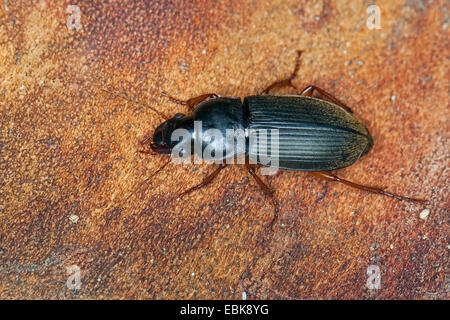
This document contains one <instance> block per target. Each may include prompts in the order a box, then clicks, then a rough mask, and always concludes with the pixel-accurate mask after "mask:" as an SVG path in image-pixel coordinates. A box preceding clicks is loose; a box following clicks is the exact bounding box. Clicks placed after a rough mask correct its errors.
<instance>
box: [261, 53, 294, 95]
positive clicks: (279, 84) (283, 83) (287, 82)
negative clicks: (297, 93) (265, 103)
mask: <svg viewBox="0 0 450 320" xmlns="http://www.w3.org/2000/svg"><path fill="white" fill-rule="evenodd" d="M302 52H303V51H300V50H298V51H297V62H296V63H295V68H294V72H292V74H291V76H290V77H289V78H287V79H283V80H278V81H275V82H274V83H272V84H271V85H270V86H268V87H267V88H266V89H264V90H263V91H262V92H261V94H268V93H269V91H270V90H272V89H275V88H283V87H292V88H294V89H297V88H296V87H295V86H294V85H293V84H292V80H293V79H294V78H295V77H296V76H297V72H298V70H299V69H300V56H301V55H302Z"/></svg>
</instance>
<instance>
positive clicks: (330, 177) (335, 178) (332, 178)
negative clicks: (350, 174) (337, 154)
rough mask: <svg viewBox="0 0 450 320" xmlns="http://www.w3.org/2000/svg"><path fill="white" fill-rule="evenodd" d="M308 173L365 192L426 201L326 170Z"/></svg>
mask: <svg viewBox="0 0 450 320" xmlns="http://www.w3.org/2000/svg"><path fill="white" fill-rule="evenodd" d="M310 173H311V174H312V175H314V176H316V177H319V178H321V179H324V180H328V181H336V182H340V183H343V184H346V185H348V186H350V187H353V188H357V189H360V190H364V191H367V192H372V193H378V194H382V195H384V196H388V197H391V198H396V199H398V200H406V201H415V202H426V200H422V199H415V198H408V197H404V196H400V195H397V194H393V193H390V192H387V191H385V190H383V189H379V188H374V187H369V186H364V185H361V184H357V183H354V182H351V181H348V180H345V179H342V178H339V177H338V176H336V175H334V174H332V173H330V172H327V171H313V172H310Z"/></svg>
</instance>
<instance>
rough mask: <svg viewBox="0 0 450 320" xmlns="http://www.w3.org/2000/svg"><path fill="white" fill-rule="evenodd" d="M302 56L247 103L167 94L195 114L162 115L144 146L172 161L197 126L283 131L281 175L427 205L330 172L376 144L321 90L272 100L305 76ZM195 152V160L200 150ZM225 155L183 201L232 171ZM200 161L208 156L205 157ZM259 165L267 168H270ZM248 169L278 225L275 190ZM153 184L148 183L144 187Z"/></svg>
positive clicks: (248, 151) (251, 166)
mask: <svg viewBox="0 0 450 320" xmlns="http://www.w3.org/2000/svg"><path fill="white" fill-rule="evenodd" d="M301 53H302V52H301V51H298V58H297V63H296V65H295V69H294V72H293V73H292V74H291V76H290V77H289V78H287V79H283V80H279V81H276V82H275V83H273V84H271V85H270V86H269V87H267V88H266V89H265V90H264V91H262V93H261V94H260V95H257V96H249V97H245V98H244V100H243V101H242V100H241V99H240V98H231V97H219V96H218V95H216V94H204V95H201V96H198V97H195V98H192V99H189V100H187V101H182V100H179V99H176V98H174V97H172V96H170V95H168V94H167V93H164V92H163V95H164V96H166V97H167V98H169V99H170V100H171V101H172V102H175V103H178V104H182V105H187V106H188V107H189V108H190V110H191V111H192V112H191V114H190V115H183V114H176V115H175V116H174V117H173V118H170V119H169V118H168V117H166V116H164V115H162V116H163V117H164V118H165V119H167V120H166V121H165V122H163V123H162V124H161V125H160V126H158V127H157V128H156V130H155V132H154V135H153V139H150V138H148V139H146V140H144V141H143V142H141V143H142V144H144V145H150V149H151V150H153V151H154V152H156V153H158V154H166V155H170V154H171V152H172V149H173V148H174V147H175V145H176V144H177V143H178V142H175V141H172V138H171V137H172V133H173V132H174V130H176V129H179V128H183V129H187V130H188V131H189V132H190V133H191V135H190V136H191V137H192V140H193V141H192V143H194V140H195V139H196V137H198V136H197V135H198V133H197V132H194V131H195V129H194V125H193V123H194V121H202V124H203V131H202V132H205V131H206V130H207V129H209V128H214V129H218V130H219V131H222V132H225V130H226V129H230V128H232V129H236V128H241V129H243V130H249V129H261V128H264V129H277V130H278V133H279V154H278V157H279V162H278V167H279V168H281V169H287V170H300V171H309V172H310V173H311V174H313V175H314V176H316V177H319V178H322V179H325V180H330V181H336V182H341V183H344V184H346V185H349V186H351V187H354V188H358V189H361V190H364V191H368V192H373V193H378V194H382V195H385V196H389V197H393V198H397V199H399V200H406V201H418V202H423V201H425V200H420V199H414V198H409V197H404V196H400V195H396V194H393V193H390V192H387V191H384V190H382V189H379V188H374V187H369V186H364V185H360V184H357V183H353V182H350V181H347V180H344V179H342V178H339V177H337V176H336V175H334V174H332V173H330V172H329V171H330V170H335V169H339V168H344V167H347V166H350V165H351V164H353V163H354V162H355V161H357V160H358V159H359V158H360V157H361V156H363V155H365V154H366V153H368V152H369V151H370V149H371V148H372V146H373V139H372V137H371V135H370V133H369V132H368V130H367V129H366V127H364V126H363V125H362V124H361V123H360V122H359V121H358V120H357V119H356V118H355V117H354V116H353V112H352V110H351V109H350V108H349V107H348V106H346V105H345V104H344V103H342V102H341V101H339V100H338V99H336V98H335V97H333V96H332V95H331V94H329V93H327V92H326V91H325V90H323V89H321V88H319V87H316V86H308V87H306V88H305V89H304V90H303V91H302V92H301V94H300V95H270V94H269V92H270V91H271V90H272V89H275V88H280V87H285V86H290V87H293V88H295V87H294V86H293V84H292V80H293V79H294V78H295V77H296V75H297V72H298V70H299V67H300V56H301ZM314 91H317V92H318V93H320V94H321V95H322V96H323V97H324V98H327V100H323V99H318V98H314V97H312V93H313V92H314ZM152 109H153V108H152ZM153 110H154V109H153ZM158 113H159V114H160V115H161V113H160V112H158ZM246 132H247V131H246ZM247 138H248V137H247ZM257 144H258V143H257ZM151 150H140V152H142V153H152V151H151ZM191 150H192V152H191V155H193V154H194V150H193V149H191ZM202 150H203V149H202ZM237 152H239V151H237ZM240 152H242V153H244V154H245V156H246V157H247V160H248V157H249V156H251V153H252V150H251V147H249V144H248V143H247V144H246V147H245V148H244V149H243V150H241V151H240ZM223 154H224V157H223V162H222V163H219V164H218V167H217V168H216V169H215V170H214V171H213V172H212V173H211V174H210V175H208V176H207V177H205V178H204V179H203V181H202V182H201V183H200V184H198V185H196V186H194V187H192V188H190V189H188V190H186V191H185V192H183V193H181V194H180V195H179V196H180V197H182V196H184V195H186V194H188V193H190V192H192V191H194V190H197V189H199V188H201V187H203V186H205V185H207V184H208V183H210V182H211V181H212V180H213V179H214V178H215V177H216V176H217V175H218V174H219V172H220V171H221V170H222V169H223V168H225V167H226V166H227V163H226V161H225V160H226V158H227V157H230V156H236V154H229V153H228V154H227V153H226V152H224V153H223ZM198 156H202V155H201V154H199V155H198ZM169 162H170V160H169V161H168V162H166V163H165V164H164V165H163V166H162V167H161V168H159V169H158V171H157V172H159V171H160V170H162V169H163V168H164V167H165V166H166V165H167V164H168V163H169ZM258 164H262V165H265V163H258ZM245 165H246V168H247V170H248V172H249V173H250V174H251V175H252V176H253V177H254V179H255V180H256V182H257V183H258V184H259V185H260V186H261V188H262V190H263V191H264V192H265V193H266V194H267V195H270V196H271V198H272V200H273V202H274V208H275V215H274V219H273V220H272V223H273V221H275V218H276V217H277V212H278V206H277V202H276V200H275V197H274V190H273V189H272V188H270V187H269V186H267V185H266V184H265V183H264V182H263V181H262V180H261V178H260V177H259V176H258V175H257V174H256V170H255V164H252V163H250V162H249V161H246V162H245ZM157 172H155V173H154V174H156V173H157ZM154 174H152V176H154ZM149 178H151V177H149ZM147 181H148V179H146V181H144V182H147ZM139 187H140V186H139ZM139 187H138V188H139ZM272 223H271V224H272Z"/></svg>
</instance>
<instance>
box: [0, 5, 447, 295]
mask: <svg viewBox="0 0 450 320" xmlns="http://www.w3.org/2000/svg"><path fill="white" fill-rule="evenodd" d="M350 3H352V4H350ZM376 3H377V5H378V6H379V7H380V9H381V29H378V30H377V29H374V30H369V29H368V27H367V26H366V19H367V17H368V15H367V13H366V8H367V6H368V5H369V2H367V3H364V1H359V2H356V1H353V2H350V1H348V2H346V1H328V0H324V1H317V2H314V3H312V2H310V1H286V0H271V1H258V2H257V1H233V0H228V1H226V0H223V1H206V0H205V1H196V2H195V4H194V2H193V1H149V4H147V5H143V4H142V3H141V1H117V2H115V1H114V2H108V3H106V2H105V3H102V2H101V1H73V2H70V3H69V2H67V1H44V0H41V1H17V2H14V3H13V2H12V1H4V2H3V1H2V3H1V5H2V8H1V15H0V54H1V56H0V61H1V63H0V70H1V72H0V90H1V95H0V97H1V98H0V102H1V116H0V122H1V131H0V132H1V136H0V139H1V140H0V149H1V157H0V186H1V200H0V259H1V260H0V297H1V298H7V299H13V298H46V299H47V298H48V299H65V298H76V299H86V298H139V299H174V298H188V299H191V298H202V299H204V298H212V299H220V298H223V299H231V298H233V299H240V298H241V297H242V293H243V292H245V293H246V295H247V298H248V299H266V298H267V299H278V298H279V299H304V298H323V299H330V298H339V299H350V298H358V299H359V298H362V299H383V298H396V299H397V298H398V299H404V298H414V299H443V298H448V297H449V296H448V272H449V265H448V252H449V248H450V247H449V246H450V242H449V238H448V235H449V228H448V218H449V216H448V213H449V200H448V193H449V188H448V186H449V180H450V179H449V178H450V177H449V171H448V164H449V140H448V139H449V131H450V130H449V123H448V114H449V97H448V92H449V91H448V90H449V87H448V79H449V56H448V53H449V45H448V39H449V32H448V30H449V28H448V21H449V20H448V19H449V18H448V9H449V8H448V2H446V1H445V0H441V1H433V2H431V1H420V0H417V1H413V0H407V1H377V2H376ZM69 4H77V5H78V6H79V7H80V11H81V25H82V28H81V29H80V30H78V31H76V30H69V29H68V28H67V26H66V21H67V19H68V17H69V16H70V14H67V13H66V12H65V11H66V8H67V6H68V5H69ZM298 49H301V50H304V54H303V57H302V67H301V72H300V76H299V77H298V79H296V80H295V84H296V85H297V86H298V87H304V86H306V85H308V84H316V85H319V86H321V87H323V88H326V89H327V90H328V91H330V92H332V93H333V94H335V95H336V96H337V97H339V98H340V99H342V100H343V101H344V102H346V103H347V104H348V105H350V106H351V107H352V108H353V109H354V110H355V114H356V116H357V117H358V118H359V119H361V121H362V122H363V123H364V124H365V125H366V126H367V127H368V128H369V130H370V132H371V133H372V135H373V136H374V139H375V146H374V148H373V150H372V151H371V152H370V153H369V154H368V155H367V156H365V157H364V158H362V159H361V160H360V161H359V162H357V163H356V164H355V165H353V166H351V167H348V168H345V169H343V170H340V171H339V172H338V174H339V175H340V176H342V177H345V178H348V179H351V180H354V181H356V182H362V183H366V184H372V185H379V186H383V187H388V189H389V190H391V191H393V192H397V193H399V194H404V195H411V196H417V197H423V198H427V199H429V200H430V202H429V204H427V205H420V204H414V203H408V202H401V201H397V200H394V199H390V198H386V197H382V196H378V195H372V194H367V193H364V192H360V191H357V190H353V189H349V188H348V187H346V186H342V185H336V184H333V183H327V182H324V181H318V180H316V179H315V178H313V177H311V176H308V175H307V174H306V173H301V172H300V173H299V172H288V171H282V172H279V173H278V174H277V175H276V176H273V177H269V178H266V180H267V181H268V182H269V183H270V185H271V186H273V187H274V188H276V190H277V193H276V194H277V197H278V199H279V201H280V204H281V212H280V220H279V221H278V224H277V225H276V227H275V229H274V230H273V231H270V230H268V229H267V228H266V225H267V222H268V221H269V220H270V217H271V215H272V212H273V208H272V205H271V202H270V201H268V200H267V199H266V198H265V196H264V195H263V194H262V193H261V192H260V190H259V188H258V186H257V185H256V184H255V182H254V181H253V180H252V179H250V178H249V176H248V174H247V173H246V172H245V171H244V170H243V169H242V168H241V167H238V166H235V167H230V168H227V169H226V170H225V171H223V172H222V173H221V175H220V178H219V179H217V181H216V182H215V183H214V184H213V185H211V186H208V187H206V188H205V189H203V190H200V191H198V192H196V193H193V194H192V195H189V196H187V197H185V198H184V199H183V200H179V201H177V200H176V196H177V194H178V193H179V192H181V191H183V190H185V189H186V188H188V187H190V186H192V185H193V184H195V183H198V182H199V181H200V180H201V178H202V177H203V176H204V175H205V174H206V173H207V172H210V171H211V169H212V167H209V166H208V165H200V166H198V165H196V166H194V165H183V166H177V165H173V164H170V165H169V167H168V168H167V169H166V170H164V171H163V172H161V173H160V174H159V175H158V176H156V177H154V178H153V179H152V181H151V182H150V183H149V185H148V186H147V187H145V188H143V189H142V190H141V191H139V192H137V194H136V195H134V196H132V197H131V198H130V200H129V201H128V202H126V203H121V201H123V199H125V197H126V196H127V195H129V194H130V193H131V192H132V190H134V189H135V188H136V186H137V185H138V183H140V182H141V181H143V180H144V179H145V178H146V177H147V176H148V175H150V174H151V173H152V172H154V171H155V170H156V169H157V168H158V167H159V166H161V165H162V164H163V163H164V161H165V160H166V158H164V157H163V156H149V155H144V154H138V153H136V150H138V148H139V144H138V141H139V140H141V139H142V138H143V137H144V136H145V135H146V134H148V133H151V132H152V130H153V129H154V128H155V127H156V126H157V125H158V124H159V123H160V122H161V118H160V117H158V116H157V115H156V114H155V113H154V112H152V111H151V110H150V109H149V108H146V107H145V106H144V105H143V104H140V103H138V102H135V103H127V102H124V100H123V99H121V98H118V97H114V96H113V95H111V94H108V93H107V92H105V91H103V90H102V88H104V89H107V90H110V91H114V92H116V93H120V94H123V95H126V96H128V97H130V98H133V97H134V100H136V101H137V100H138V101H141V102H143V103H145V104H149V105H151V106H153V107H155V108H157V109H158V110H161V111H163V112H164V113H166V114H174V113H176V112H185V111H186V110H185V109H184V108H183V106H179V105H174V104H172V103H170V102H168V101H167V100H164V99H162V98H161V97H160V94H159V93H160V91H162V90H166V91H168V92H170V93H172V94H174V95H177V96H180V97H183V98H188V97H192V96H195V95H198V94H201V93H207V92H216V93H218V94H220V95H225V96H227V95H229V96H245V95H251V94H255V93H257V92H259V91H260V90H261V89H262V88H264V87H265V86H267V85H268V84H269V83H271V82H273V81H274V80H276V79H279V78H281V77H285V76H287V75H288V74H289V73H290V72H291V70H292V67H293V65H294V62H295V55H296V53H295V51H296V50H298ZM424 209H429V210H430V213H429V216H428V217H427V219H426V220H424V219H421V218H420V217H419V214H420V212H421V211H422V210H424ZM77 218H78V220H76V219H77ZM71 265H77V266H78V267H79V268H80V270H81V289H80V290H75V291H74V290H71V289H68V288H67V286H66V280H67V278H68V277H69V274H68V273H67V268H68V267H69V266H71ZM369 265H376V266H379V268H380V270H381V289H379V290H369V289H368V288H367V286H366V281H367V278H368V276H367V274H366V271H367V268H368V266H369ZM446 275H447V278H446Z"/></svg>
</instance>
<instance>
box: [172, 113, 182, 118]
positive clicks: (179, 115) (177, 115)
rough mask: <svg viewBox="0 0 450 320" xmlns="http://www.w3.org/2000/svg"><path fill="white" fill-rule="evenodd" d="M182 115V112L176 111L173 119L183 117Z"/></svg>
mask: <svg viewBox="0 0 450 320" xmlns="http://www.w3.org/2000/svg"><path fill="white" fill-rule="evenodd" d="M183 117H184V114H182V113H177V114H176V115H175V116H174V118H175V119H181V118H183Z"/></svg>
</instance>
